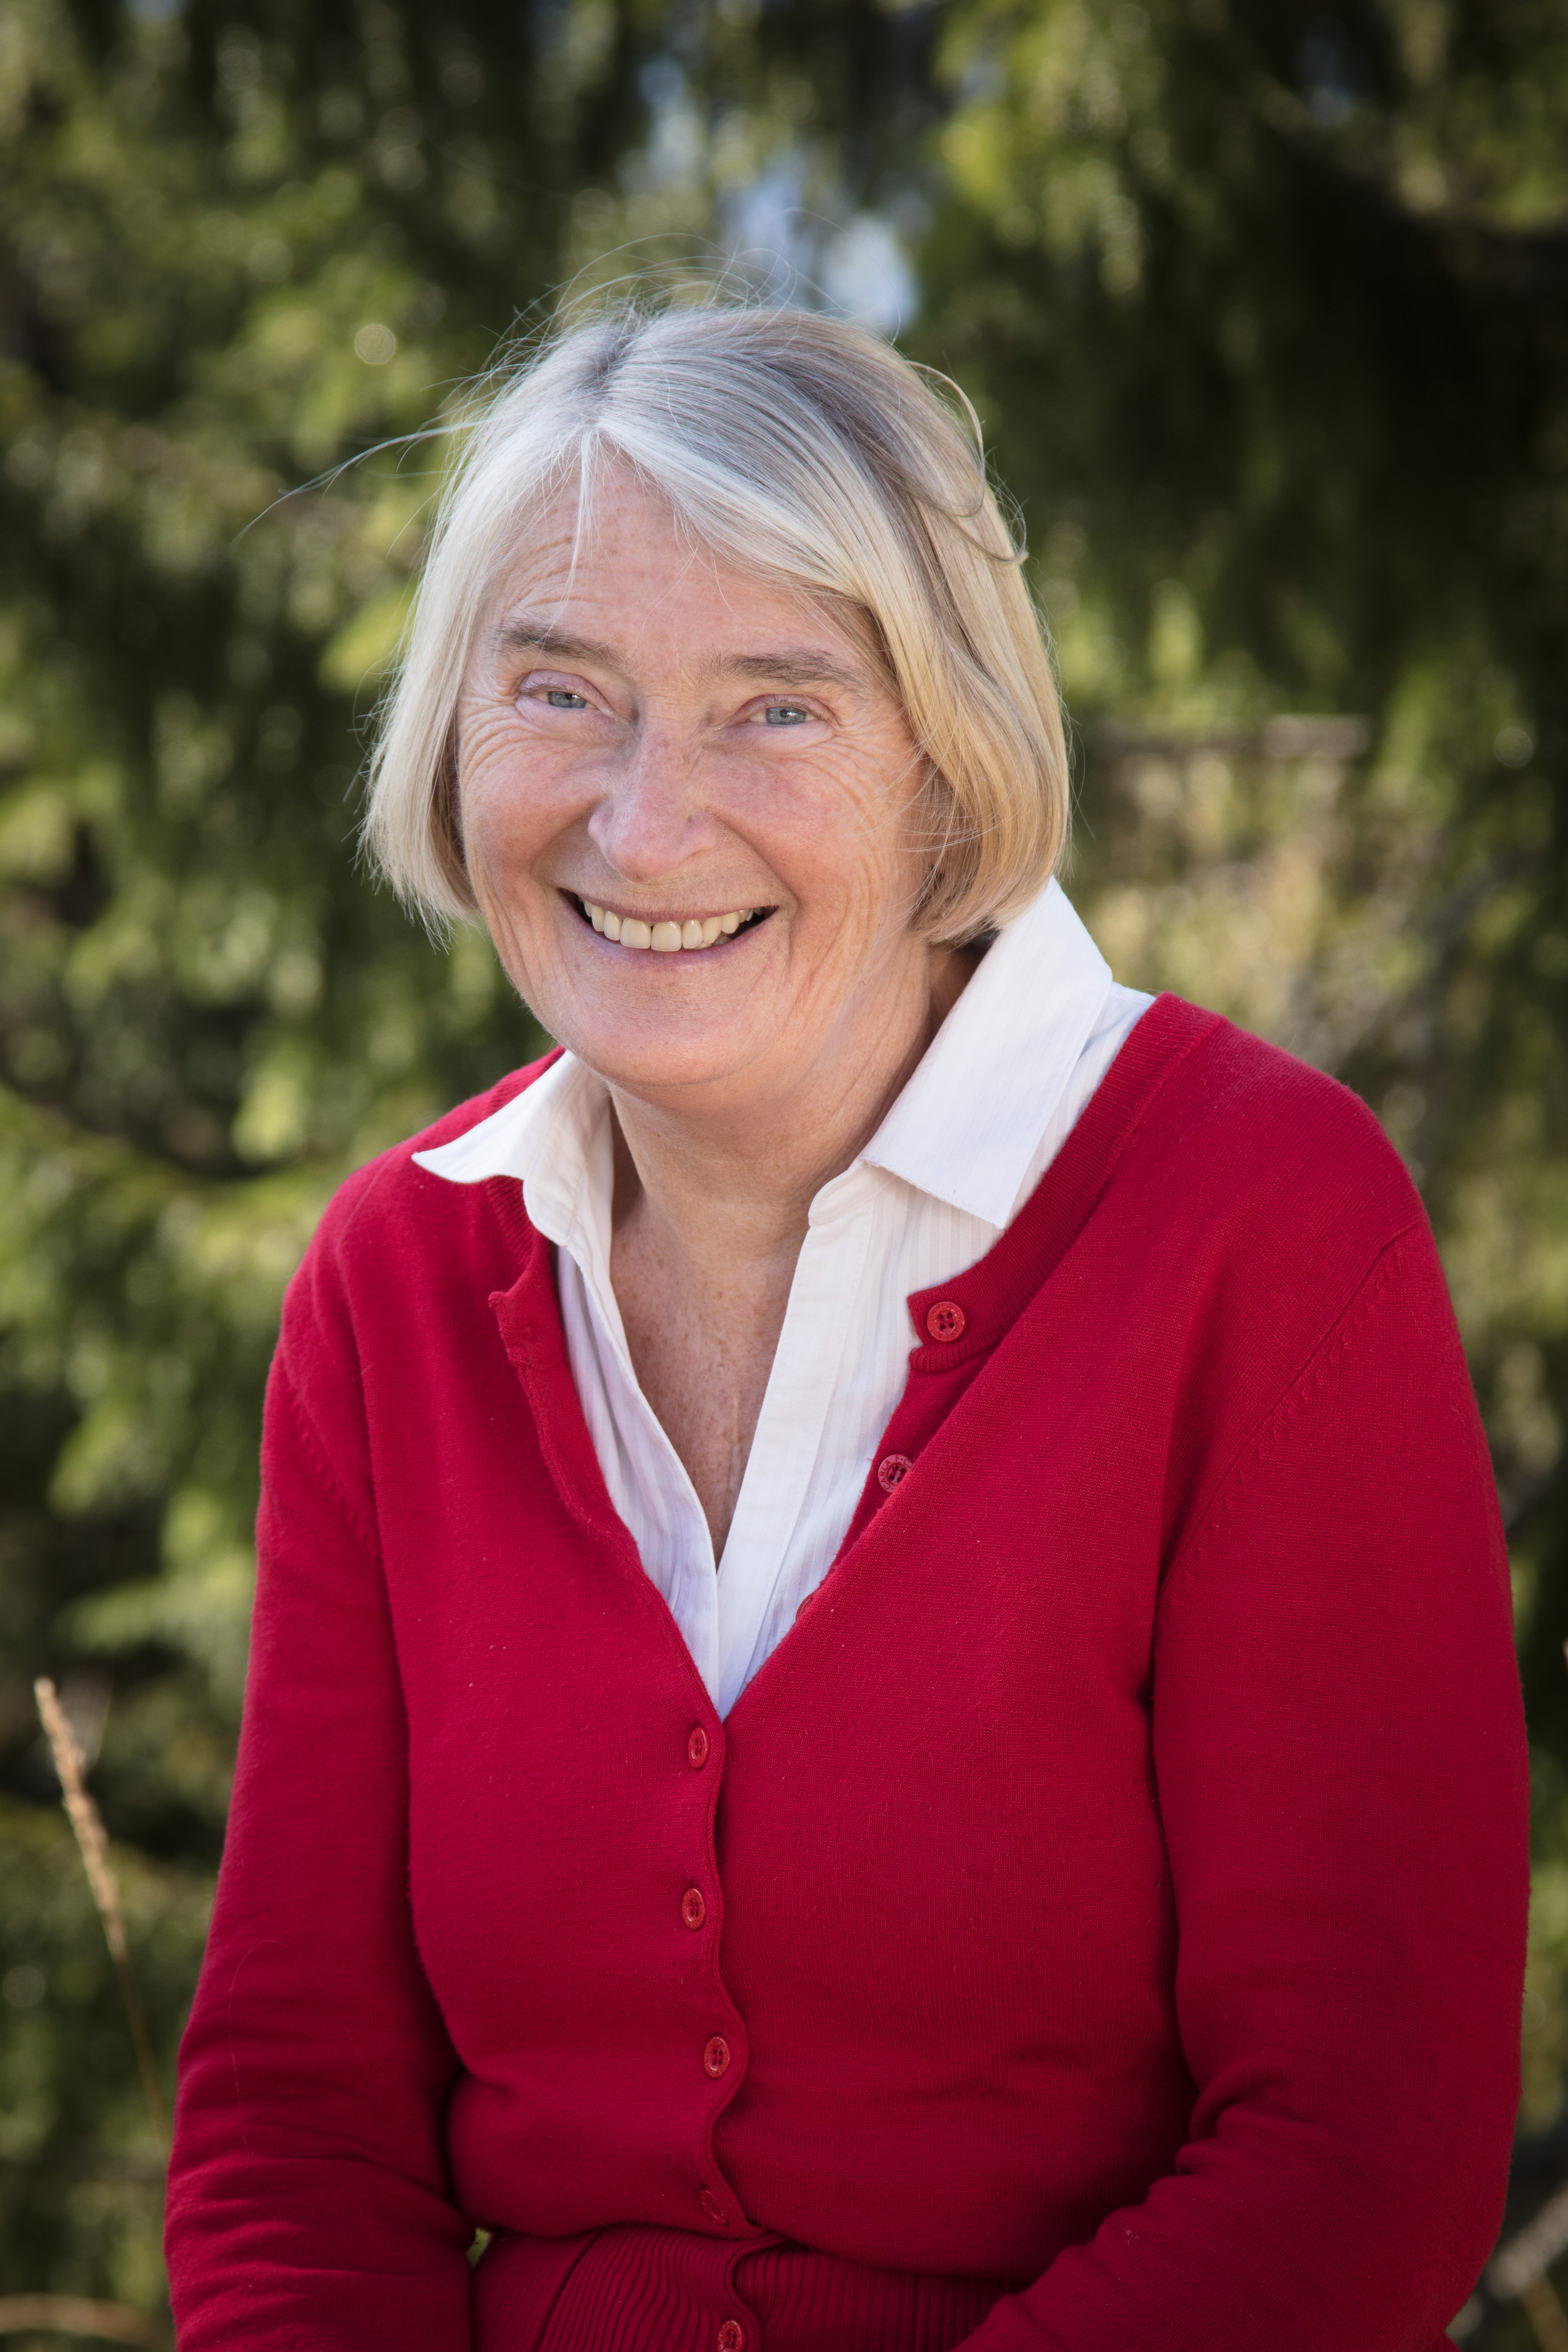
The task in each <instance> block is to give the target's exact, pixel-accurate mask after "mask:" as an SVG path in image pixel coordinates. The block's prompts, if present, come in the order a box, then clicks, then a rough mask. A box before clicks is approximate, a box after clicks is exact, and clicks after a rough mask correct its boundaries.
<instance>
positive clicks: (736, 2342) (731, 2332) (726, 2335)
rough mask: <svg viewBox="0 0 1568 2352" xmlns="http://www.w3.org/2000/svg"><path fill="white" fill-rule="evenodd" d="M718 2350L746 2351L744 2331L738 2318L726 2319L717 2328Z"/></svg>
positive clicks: (730, 2351)
mask: <svg viewBox="0 0 1568 2352" xmlns="http://www.w3.org/2000/svg"><path fill="white" fill-rule="evenodd" d="M718 2346H719V2352H746V2331H745V2329H744V2328H743V2327H742V2325H741V2323H740V2321H739V2320H738V2319H727V2320H726V2321H725V2322H724V2325H723V2326H722V2327H721V2329H720V2330H719V2336H718Z"/></svg>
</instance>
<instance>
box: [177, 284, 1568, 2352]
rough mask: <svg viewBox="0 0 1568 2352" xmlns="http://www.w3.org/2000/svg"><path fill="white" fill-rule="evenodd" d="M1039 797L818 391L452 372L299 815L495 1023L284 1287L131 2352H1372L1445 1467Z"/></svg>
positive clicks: (1491, 1609)
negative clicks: (395, 585)
mask: <svg viewBox="0 0 1568 2352" xmlns="http://www.w3.org/2000/svg"><path fill="white" fill-rule="evenodd" d="M1067 807H1068V777H1067V767H1066V761H1065V758H1064V751H1063V740H1062V730H1061V721H1060V718H1059V715H1058V707H1057V702H1056V698H1055V693H1054V690H1053V686H1052V678H1051V672H1050V667H1049V663H1048V659H1047V653H1046V651H1045V648H1044V646H1043V645H1042V641H1041V637H1040V634H1039V630H1038V627H1037V622H1036V619H1035V617H1034V614H1033V612H1032V610H1031V607H1030V604H1029V601H1028V596H1027V593H1026V588H1025V584H1024V582H1023V579H1022V576H1021V572H1020V562H1019V552H1018V550H1017V549H1016V547H1015V546H1014V545H1013V543H1012V541H1011V540H1010V538H1009V534H1008V531H1007V530H1006V529H1005V526H1004V524H1003V521H1002V520H1001V518H1000V516H999V514H998V510H997V508H996V505H995V503H994V499H992V497H991V495H990V493H989V491H988V490H987V488H986V486H985V481H984V467H983V464H982V462H981V460H980V458H979V457H977V455H976V453H975V450H974V448H973V446H972V445H971V443H970V441H969V440H968V439H967V438H966V437H965V436H964V434H963V432H962V431H961V430H960V429H959V426H958V425H957V423H956V422H955V420H954V417H953V415H952V414H951V413H950V411H949V409H948V407H947V406H946V405H944V404H943V401H942V399H941V398H939V397H938V395H937V394H936V393H935V392H933V390H932V389H931V387H930V385H929V384H928V383H926V382H925V381H924V380H923V379H922V378H921V376H920V375H919V374H918V373H916V372H915V371H914V370H913V369H911V368H910V366H909V365H908V364H907V363H906V362H903V361H902V360H900V358H898V357H897V356H896V355H895V354H894V353H892V352H890V351H889V350H887V349H885V348H884V347H883V346H882V345H881V344H879V342H877V341H874V340H873V339H872V338H870V337H868V336H867V335H863V334H861V333H858V332H857V331H854V330H853V329H851V328H849V327H847V326H844V325H840V324H836V323H833V322H831V321H828V320H822V319H819V318H812V317H808V316H803V315H799V314H796V313H794V312H790V311H784V310H745V309H724V308H722V307H711V308H708V309H695V310H669V311H666V312H664V313H662V314H658V315H654V316H647V317H645V316H640V315H637V314H626V315H617V316H614V317H610V318H607V319H605V320H600V321H598V322H596V323H594V324H590V325H587V326H584V327H580V328H578V329H577V330H576V331H572V332H569V333H566V334H565V335H563V337H562V338H560V339H559V340H557V341H555V343H554V344H553V345H552V347H551V348H550V349H548V350H547V351H546V352H544V353H543V354H542V356H541V357H539V358H538V359H537V360H536V361H535V362H534V363H533V364H531V366H529V367H528V368H526V369H525V370H524V371H523V372H522V373H520V374H519V375H517V376H516V377H515V378H513V379H512V380H510V382H508V383H506V384H505V385H504V386H503V387H502V388H501V390H500V393H499V394H496V395H495V396H493V398H492V400H491V402H490V404H489V409H488V412H487V414H486V415H484V416H483V418H482V419H481V421H480V422H479V425H478V427H477V429H476V431H475V432H474V434H473V435H472V436H471V438H470V441H469V443H468V449H467V455H466V457H465V460H464V462H463V464H462V465H461V467H459V469H458V474H457V477H456V478H455V480H454V482H453V484H452V486H451V488H450V489H449V492H448V495H447V500H446V504H445V507H444V509H443V513H442V517H441V520H440V525H439V529H438V530H437V534H436V538H435V542H434V545H433V547H432V550H431V553H430V558H429V563H428V568H427V572H426V578H425V582H424V586H423V592H422V595H421V600H420V604H419V610H418V614H417V618H416V622H415V624H414V627H413V631H412V635H411V636H410V639H409V644H408V647H407V653H406V658H405V664H404V667H403V670H402V674H401V677H400V681H399V683H398V686H397V688H396V692H395V696H394V697H393V698H392V702H391V705H390V709H389V710H388V713H387V717H386V723H385V730H384V737H383V740H382V742H381V747H380V751H379V753H378V757H377V761H376V765H375V770H374V789H373V796H372V803H371V809H370V817H369V828H370V839H371V841H372V844H373V845H374V850H375V852H376V854H377V856H378V857H379V859H380V861H381V864H382V866H383V867H384V870H385V871H386V873H387V874H389V875H390V876H391V877H392V878H393V879H394V881H395V883H396V884H397V886H398V887H399V888H400V889H401V890H402V891H403V892H404V893H405V895H406V897H407V898H409V899H411V900H412V901H413V902H414V903H415V904H416V906H417V907H419V908H422V909H423V910H424V911H425V912H426V914H427V915H428V916H430V917H433V918H435V919H449V918H457V917H463V916H468V915H469V914H471V913H473V912H475V911H477V912H478V914H479V916H480V917H482V919H483V920H484V922H485V923H486V925H487V926H488V928H489V933H490V936H491V938H492V939H493V940H494V942H495V946H496V950H497V952H498V954H499V955H500V959H501V961H502V963H503V964H504V965H505V967H506V970H507V971H508V972H509V973H510V977H511V979H512V981H513V982H515V984H516V987H517V989H518V991H519V992H520V994H521V996H522V997H523V998H524V999H525V1000H526V1002H527V1003H529V1004H530V1005H531V1007H532V1008H533V1010H534V1012H535V1013H537V1015H538V1016H539V1019H540V1020H541V1021H542V1023H543V1024H544V1025H545V1026H546V1028H547V1029H548V1030H549V1031H550V1032H551V1033H552V1034H553V1035H554V1036H555V1037H556V1038H558V1039H559V1040H560V1041H561V1050H559V1051H557V1052H556V1053H555V1054H553V1055H550V1056H547V1057H546V1059H545V1060H544V1061H543V1062H542V1063H539V1064H538V1065H536V1066H534V1067H532V1068H531V1069H526V1070H522V1071H521V1072H513V1073H512V1074H511V1075H510V1076H506V1077H503V1078H502V1079H501V1080H500V1083H499V1084H498V1085H497V1086H496V1087H494V1088H493V1089H492V1091H491V1092H490V1093H489V1094H488V1095H485V1096H483V1097H480V1098H479V1100H477V1101H474V1102H469V1103H467V1104H464V1105H463V1106H462V1107H461V1108H459V1109H458V1110H456V1111H454V1112H452V1113H451V1114H450V1116H449V1117H447V1118H445V1119H443V1120H442V1121H441V1122H440V1123H439V1124H438V1125H437V1127H436V1128H434V1129H431V1130H430V1131H429V1132H428V1133H427V1134H426V1135H424V1136H421V1137H419V1138H417V1139H416V1140H415V1141H414V1143H412V1144H410V1145H406V1146H404V1147H402V1148H400V1149H398V1150H394V1151H391V1152H388V1153H387V1154H385V1156H384V1158H382V1159H381V1160H377V1161H375V1162H374V1164H373V1165H372V1166H371V1167H369V1168H366V1169H363V1170H362V1171H360V1173H359V1174H358V1175H357V1176H355V1177H353V1179H351V1181H349V1182H348V1183H347V1184H346V1185H345V1186H344V1188H343V1189H342V1192H340V1193H339V1195H338V1197H337V1199H336V1201H335V1202H334V1203H333V1205H332V1207H331V1210H330V1211H329V1213H328V1214H327V1217H326V1219H325V1221H324V1223H323V1224H322V1227H321V1232H320V1234H318V1236H317V1238H316V1241H315V1243H314V1245H313V1246H312V1248H311V1250H310V1254H309V1256H308V1257H307V1259H306V1261H305V1264H304V1265H303V1266H302V1267H301V1269H300V1273H299V1275H298V1276H297V1277H296V1279H295V1281H294V1283H293V1285H292V1286H291V1288H290V1290H289V1297H288V1302H287V1306H286V1308H285V1313H284V1320H283V1330H282V1338H281V1341H280V1344H279V1353H278V1359H277V1363H276V1367H275V1370H274V1373H273V1379H272V1385H271V1391H270V1394H269V1398H268V1415H267V1428H266V1436H265V1444H264V1491H263V1500H262V1506H261V1519H260V1582H259V1588H258V1596H257V1609H256V1627H255V1641H254V1650H253V1655H252V1662H251V1675H250V1685H249V1690H248V1693H247V1702H246V1720H245V1729H244V1736H243V1739H242V1743H241V1752H240V1761H239V1770H238V1779H237V1785H236V1790H235V1798H234V1811H233V1821H232V1826H231V1831H230V1837H229V1844H228V1850H227V1853H226V1858H225V1862H224V1867H223V1874H222V1878H221V1881H220V1885H219V1891H218V1898H217V1907H216V1916H215V1918H214V1923H213V1932H212V1941H211V1947H210V1949H209V1952H208V1955H207V1960H206V1966H205V1972H204V1975H203V1978H202V1982H201V1987H200V1990H199V1992H198V1994H197V1998H196V2002H195V2010H194V2012H193V2015H192V2019H191V2023H190V2028H189V2032H188V2033H187V2036H186V2040H185V2045H184V2077H183V2087H182V2093H181V2104H180V2119H179V2131H178V2140H177V2147H176V2150H175V2158H174V2175H173V2180H172V2184H171V2189H170V2199H169V2251H170V2269H171V2274H172V2278H173V2282H174V2303H175V2308H176V2312H177V2314H178V2317H179V2322H180V2342H181V2345H182V2347H184V2352H205V2347H214V2352H216V2348H217V2347H222V2352H238V2348H239V2347H264V2346H265V2347H274V2346H286V2347H297V2352H329V2347H331V2352H460V2347H469V2346H473V2347H477V2352H763V2348H764V2347H765V2352H946V2348H947V2347H952V2346H954V2345H957V2344H960V2343H963V2344H966V2345H972V2346H973V2347H976V2352H1046V2347H1050V2352H1200V2347H1201V2352H1265V2347H1267V2352H1325V2348H1326V2347H1333V2352H1429V2347H1433V2346H1435V2345H1436V2344H1438V2343H1440V2342H1441V2341H1442V2332H1443V2329H1444V2326H1445V2324H1446V2323H1447V2320H1448V2319H1449V2318H1450V2317H1451V2316H1452V2315H1453V2314H1454V2313H1455V2311H1456V2310H1457V2309H1458V2306H1459V2305H1461V2304H1462V2303H1463V2302H1464V2300H1465V2298H1466V2295H1467V2294H1468V2291H1469V2290H1470V2288H1471V2286H1472V2284H1474V2281H1475V2278H1476V2275H1477V2273H1478V2271H1479V2267H1480V2265H1481V2263H1482V2262H1483V2260H1484V2259H1485V2256H1486V2254H1487V2252H1488V2249H1489V2243H1490V2241H1491V2238H1492V2236H1493V2234H1494V2232H1495V2231H1496V2228H1497V2225H1498V2221H1499V2217H1500V2201H1501V2192H1502V2185H1503V2177H1504V2170H1505V2164H1506V2158H1507V2150H1508V2145H1509V2136H1510V2123H1511V2119H1512V2111H1513V2104H1514V2096H1515V2091H1516V2049H1517V2032H1518V2022H1519V2019H1518V2009H1519V1996H1520V1980H1521V1948H1522V1933H1523V1920H1524V1905H1525V1843H1524V1795H1525V1792H1524V1761H1523V1749H1522V1740H1521V1722H1520V1707H1519V1693H1518V1685H1517V1680H1516V1676H1515V1672H1514V1666H1513V1657H1512V1649H1511V1643H1510V1621H1509V1593H1508V1578H1507V1571H1506V1562H1505V1558H1504V1553H1503V1547H1502V1541H1501V1537H1500V1528H1499V1524H1498V1518H1497V1514H1496V1509H1495V1506H1494V1503H1493V1499H1492V1494H1491V1486H1490V1480H1489V1469H1488V1461H1487V1453H1486V1447H1485V1444H1484V1442H1483V1439H1482V1435H1481V1432H1480V1428H1479V1423H1478V1420H1477V1415H1476V1412H1475V1408H1474V1404H1473V1402H1472V1399H1471V1395H1470V1391H1469V1387H1468V1381H1467V1377H1466V1371H1465V1366H1464V1362H1463V1360H1462V1357H1461V1355H1460V1350H1459V1344H1458V1338H1457V1336H1456V1332H1455V1328H1454V1323H1453V1318H1452V1315H1451V1313H1450V1310H1449V1307H1448V1303H1447V1297H1446V1294H1445V1291H1444V1286H1443V1280H1442V1276H1441V1273H1440V1271H1439V1268H1438V1265H1437V1260H1436V1255H1435V1253H1434V1250H1433V1244H1432V1240H1431V1235H1430V1234H1429V1232H1428V1230H1427V1226H1426V1221H1425V1218H1424V1217H1423V1214H1422V1211H1421V1206H1420V1203H1419V1202H1418V1201H1417V1199H1416V1197H1415V1193H1414V1192H1412V1190H1411V1188H1410V1185H1409V1182H1408V1181H1407V1180H1406V1177H1405V1171H1404V1170H1403V1168H1402V1166H1401V1165H1400V1162H1399V1160H1397V1159H1396V1158H1395V1156H1394V1153H1393V1152H1392V1151H1391V1150H1389V1148H1388V1147H1387V1145H1386V1144H1385V1143H1384V1140H1383V1138H1382V1136H1381V1134H1380V1132H1379V1130H1378V1129H1377V1127H1376V1125H1375V1123H1374V1121H1373V1119H1372V1118H1371V1117H1370V1115H1369V1114H1368V1113H1367V1112H1366V1111H1365V1110H1364V1109H1363V1108H1362V1107H1361V1105H1360V1104H1359V1103H1358V1102H1356V1101H1355V1100H1354V1099H1353V1098H1352V1097H1351V1096H1350V1095H1348V1094H1347V1093H1345V1092H1344V1091H1343V1090H1342V1088H1341V1087H1338V1086H1336V1085H1334V1084H1333V1083H1332V1082H1331V1081H1330V1080H1329V1079H1326V1078H1324V1077H1321V1076H1318V1075H1316V1074H1315V1073H1313V1072H1312V1071H1310V1070H1309V1069H1306V1068H1304V1067H1302V1066H1300V1064H1298V1063H1296V1062H1294V1061H1292V1060H1291V1059H1290V1058H1289V1056H1288V1055H1284V1054H1281V1053H1279V1052H1276V1051H1274V1050H1273V1049H1271V1048H1269V1047H1268V1046H1265V1045H1259V1044H1258V1043H1256V1042H1255V1041H1253V1040H1252V1039H1250V1038H1248V1037H1247V1036H1245V1035H1242V1034H1239V1033H1238V1032H1237V1030H1235V1029H1233V1028H1231V1027H1230V1026H1228V1025H1227V1024H1226V1023H1225V1022H1224V1021H1222V1020H1219V1019H1217V1018H1216V1017H1215V1016H1214V1015H1212V1014H1210V1013H1203V1012H1200V1011H1198V1010H1196V1009H1194V1007H1192V1006H1190V1005H1187V1004H1184V1003H1180V1002H1179V1001H1177V1000H1176V999H1174V998H1172V997H1161V998H1159V999H1158V1000H1156V1001H1154V1002H1151V1001H1150V1000H1149V999H1148V998H1147V997H1144V996H1141V995H1138V994H1135V993H1134V992H1131V991H1130V990H1127V989H1124V988H1120V987H1118V986H1117V985H1116V984H1115V983H1114V982H1112V980H1111V977H1110V972H1109V971H1108V970H1107V968H1106V966H1105V964H1104V962H1103V961H1101V959H1100V955H1099V953H1098V952H1097V950H1096V949H1095V947H1094V945H1093V943H1092V942H1091V940H1089V937H1088V935H1087V933H1086V932H1085V931H1084V929H1083V928H1082V926H1081V925H1080V924H1079V921H1078V919H1077V918H1076V917H1075V915H1074V914H1073V912H1072V909H1071V908H1070V907H1069V906H1068V901H1067V900H1066V898H1064V897H1063V896H1062V894H1061V891H1060V889H1059V888H1058V886H1057V884H1056V883H1055V882H1054V881H1053V880H1052V879H1051V875H1052V870H1053V867H1054V866H1056V864H1057V862H1058V858H1059V856H1060V855H1061V851H1062V847H1063V842H1064V837H1065V832H1066V823H1067ZM476 2231H485V2232H489V2233H490V2235H489V2246H488V2250H487V2251H485V2252H483V2253H482V2254H481V2255H480V2257H479V2260H478V2262H477V2263H473V2264H472V2266H471V2254H472V2249H473V2245H474V2242H475V2238H476Z"/></svg>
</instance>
